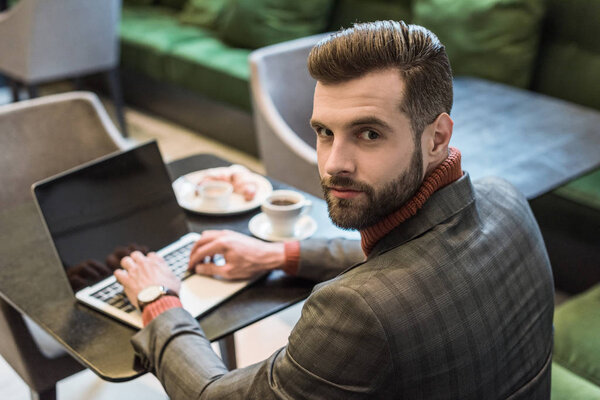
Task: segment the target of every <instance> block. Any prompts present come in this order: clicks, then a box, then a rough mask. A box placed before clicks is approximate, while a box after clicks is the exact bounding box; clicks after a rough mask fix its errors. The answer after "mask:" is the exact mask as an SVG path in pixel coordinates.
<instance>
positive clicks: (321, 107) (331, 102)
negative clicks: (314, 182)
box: [311, 69, 424, 229]
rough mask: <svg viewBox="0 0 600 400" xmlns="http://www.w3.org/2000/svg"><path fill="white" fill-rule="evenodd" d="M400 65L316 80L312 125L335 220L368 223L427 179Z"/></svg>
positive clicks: (360, 226)
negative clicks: (406, 110) (405, 106)
mask: <svg viewBox="0 0 600 400" xmlns="http://www.w3.org/2000/svg"><path fill="white" fill-rule="evenodd" d="M403 92H404V84H403V81H402V78H401V77H400V73H399V72H398V71H397V70H395V69H386V70H382V71H376V72H372V73H369V74H367V75H365V76H364V77H361V78H358V79H353V80H351V81H348V82H343V83H336V84H327V85H326V84H322V83H321V82H318V83H317V86H316V88H315V96H314V107H313V115H312V118H311V126H312V127H313V129H314V130H315V132H316V133H317V158H318V164H319V173H320V175H321V185H322V187H323V191H324V194H325V199H326V201H327V205H328V209H329V215H330V217H331V220H332V221H333V222H334V223H335V224H336V225H338V226H339V227H341V228H347V229H364V228H366V227H368V226H371V225H373V224H375V223H377V222H379V221H380V220H381V219H382V218H383V217H385V216H387V215H389V214H391V213H392V212H393V211H395V210H397V209H398V208H400V207H401V206H402V204H404V203H405V202H406V201H407V200H408V199H409V198H410V197H411V196H412V195H413V194H414V193H415V191H416V190H417V189H418V187H419V186H420V184H421V182H422V179H423V174H424V171H423V155H422V153H421V146H420V143H417V145H415V142H414V139H413V132H412V130H411V127H410V120H409V118H408V117H407V116H406V115H405V114H403V113H401V112H400V103H401V101H402V93H403Z"/></svg>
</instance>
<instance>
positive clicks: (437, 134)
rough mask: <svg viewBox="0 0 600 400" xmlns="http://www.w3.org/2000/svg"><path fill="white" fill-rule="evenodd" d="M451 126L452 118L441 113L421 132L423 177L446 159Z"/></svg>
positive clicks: (452, 123)
mask: <svg viewBox="0 0 600 400" xmlns="http://www.w3.org/2000/svg"><path fill="white" fill-rule="evenodd" d="M453 126H454V121H452V118H450V116H449V115H448V114H447V113H441V114H440V115H438V117H437V118H436V119H435V121H434V122H433V123H431V124H429V125H428V126H427V127H425V129H424V130H423V135H422V136H421V150H422V151H423V166H424V167H425V175H429V173H430V172H431V171H433V170H434V169H435V167H437V166H438V165H439V164H440V163H442V162H443V161H444V160H445V159H446V157H448V145H449V143H450V138H451V137H452V127H453Z"/></svg>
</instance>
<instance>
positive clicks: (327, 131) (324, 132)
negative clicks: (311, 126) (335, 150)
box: [315, 126, 333, 137]
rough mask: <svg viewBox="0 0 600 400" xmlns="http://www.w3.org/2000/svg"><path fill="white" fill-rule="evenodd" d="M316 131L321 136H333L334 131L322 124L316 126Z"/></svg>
mask: <svg viewBox="0 0 600 400" xmlns="http://www.w3.org/2000/svg"><path fill="white" fill-rule="evenodd" d="M315 132H316V133H317V136H321V137H329V136H333V132H332V131H331V130H330V129H327V128H324V127H322V126H317V127H315Z"/></svg>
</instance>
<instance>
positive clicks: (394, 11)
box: [327, 0, 412, 31]
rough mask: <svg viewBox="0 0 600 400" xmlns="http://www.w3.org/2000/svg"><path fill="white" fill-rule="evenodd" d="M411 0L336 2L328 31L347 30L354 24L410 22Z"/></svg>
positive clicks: (345, 0) (339, 0) (346, 0)
mask: <svg viewBox="0 0 600 400" xmlns="http://www.w3.org/2000/svg"><path fill="white" fill-rule="evenodd" d="M411 3H412V1H411V0H338V1H337V2H336V4H335V7H334V10H333V13H332V14H333V15H332V17H331V22H330V23H329V27H328V28H327V30H328V31H337V30H339V29H341V28H349V27H351V26H352V24H354V23H355V22H371V21H380V20H394V21H405V22H410V20H411V18H412V12H411V9H412V4H411Z"/></svg>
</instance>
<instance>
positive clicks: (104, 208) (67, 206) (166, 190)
mask: <svg viewBox="0 0 600 400" xmlns="http://www.w3.org/2000/svg"><path fill="white" fill-rule="evenodd" d="M33 190H34V194H35V197H36V199H37V202H38V205H39V208H40V211H41V213H42V216H43V218H44V220H45V222H46V225H47V227H48V230H49V232H50V235H51V237H52V240H53V241H54V245H55V247H56V249H57V251H58V255H59V257H60V259H61V261H62V263H63V265H64V267H65V270H66V272H67V276H68V277H69V281H70V283H71V286H72V287H73V290H74V291H77V290H79V289H81V288H82V287H85V286H89V285H92V284H94V283H97V282H99V281H100V280H102V279H104V278H105V277H106V276H108V275H110V274H112V270H114V269H115V268H117V267H118V262H119V259H120V258H121V257H122V256H123V255H125V254H126V253H128V252H130V251H131V250H132V249H140V250H142V251H155V250H159V249H160V248H162V247H164V246H166V245H168V244H170V243H172V242H173V241H175V240H177V239H178V238H179V237H181V236H182V235H184V234H186V233H187V232H188V227H187V223H186V219H185V214H184V213H183V211H182V210H181V208H180V207H179V205H178V204H177V200H176V198H175V194H174V193H173V189H172V187H171V179H170V178H169V175H168V172H167V170H166V167H165V165H164V163H163V160H162V157H161V155H160V152H159V150H158V146H157V144H156V142H155V141H152V142H149V143H146V144H143V145H140V146H138V147H135V148H133V149H130V150H127V151H123V152H118V153H114V154H111V155H109V156H107V157H103V158H101V159H98V160H96V161H92V162H90V163H87V164H84V165H82V166H80V167H77V168H75V169H73V170H70V171H67V172H65V173H62V174H59V175H57V176H55V177H52V178H49V179H46V180H44V181H42V182H39V183H37V184H35V185H34V189H33Z"/></svg>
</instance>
